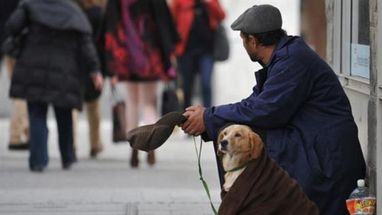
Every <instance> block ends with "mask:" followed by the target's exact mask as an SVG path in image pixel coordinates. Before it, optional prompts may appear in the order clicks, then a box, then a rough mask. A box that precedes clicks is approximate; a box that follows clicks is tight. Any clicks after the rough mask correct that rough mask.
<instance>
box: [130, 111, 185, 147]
mask: <svg viewBox="0 0 382 215" xmlns="http://www.w3.org/2000/svg"><path fill="white" fill-rule="evenodd" d="M186 120H187V118H186V117H185V116H183V114H182V113H181V112H170V113H167V114H166V115H164V116H162V118H160V119H159V120H158V121H157V122H156V123H154V124H150V125H144V126H140V127H137V128H134V129H132V130H130V131H129V132H128V133H127V141H129V143H130V145H131V147H132V148H133V149H138V150H142V151H146V152H148V151H151V150H154V149H156V148H158V147H159V146H161V145H162V144H163V143H164V142H166V140H167V139H168V138H169V137H170V135H171V133H172V131H173V130H174V128H175V126H176V125H179V124H182V123H183V122H185V121H186Z"/></svg>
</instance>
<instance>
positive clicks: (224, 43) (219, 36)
mask: <svg viewBox="0 0 382 215" xmlns="http://www.w3.org/2000/svg"><path fill="white" fill-rule="evenodd" d="M229 53H230V47H229V41H228V36H227V31H226V29H225V27H224V25H223V24H222V23H220V24H219V25H218V28H217V29H216V32H215V35H214V48H213V58H214V60H215V61H225V60H228V58H229Z"/></svg>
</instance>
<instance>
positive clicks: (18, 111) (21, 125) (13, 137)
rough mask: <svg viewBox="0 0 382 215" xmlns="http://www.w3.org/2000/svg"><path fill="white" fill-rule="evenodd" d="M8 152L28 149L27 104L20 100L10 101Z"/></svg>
mask: <svg viewBox="0 0 382 215" xmlns="http://www.w3.org/2000/svg"><path fill="white" fill-rule="evenodd" d="M10 120H11V121H10V137H9V145H8V148H9V150H26V149H28V148H29V122H28V113H27V104H26V102H25V101H24V100H22V99H12V108H11V118H10Z"/></svg>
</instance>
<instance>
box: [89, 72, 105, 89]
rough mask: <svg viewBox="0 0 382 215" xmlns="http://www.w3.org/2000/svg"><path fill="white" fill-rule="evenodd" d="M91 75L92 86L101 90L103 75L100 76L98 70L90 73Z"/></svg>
mask: <svg viewBox="0 0 382 215" xmlns="http://www.w3.org/2000/svg"><path fill="white" fill-rule="evenodd" d="M91 77H92V79H93V84H94V87H95V88H96V89H97V90H99V91H101V90H102V87H103V77H102V75H101V73H99V72H96V73H93V74H92V75H91Z"/></svg>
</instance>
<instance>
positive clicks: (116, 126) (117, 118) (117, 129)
mask: <svg viewBox="0 0 382 215" xmlns="http://www.w3.org/2000/svg"><path fill="white" fill-rule="evenodd" d="M112 97H113V98H114V104H113V106H112V119H113V134H112V140H113V143H119V142H124V141H126V140H127V133H126V104H125V102H124V101H123V100H121V99H118V98H117V90H116V88H115V87H112Z"/></svg>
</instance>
